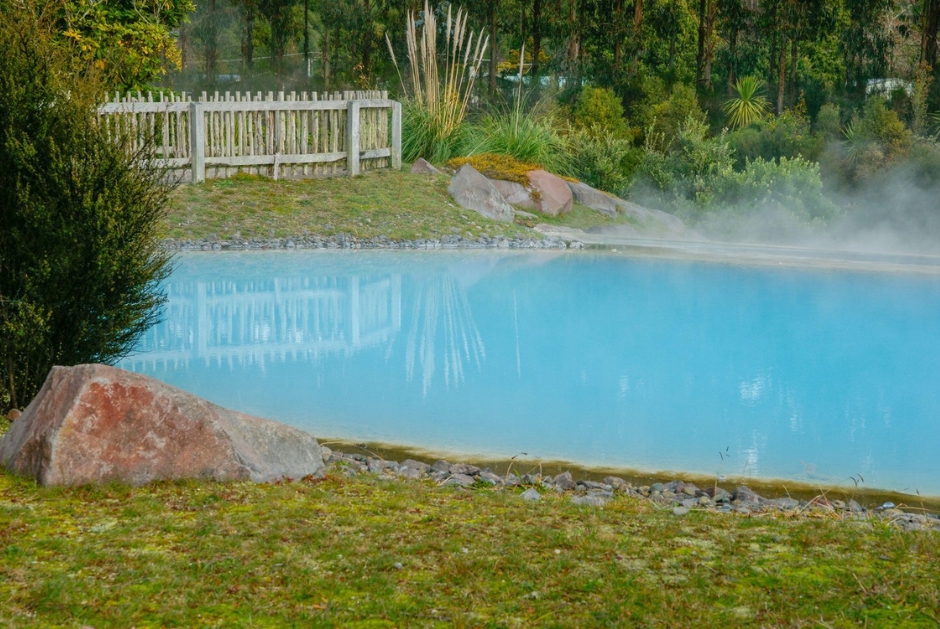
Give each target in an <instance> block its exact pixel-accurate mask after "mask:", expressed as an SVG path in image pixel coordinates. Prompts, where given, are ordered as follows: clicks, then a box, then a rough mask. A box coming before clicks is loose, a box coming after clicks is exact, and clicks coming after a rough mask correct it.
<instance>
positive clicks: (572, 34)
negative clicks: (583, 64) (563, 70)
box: [565, 0, 581, 80]
mask: <svg viewBox="0 0 940 629" xmlns="http://www.w3.org/2000/svg"><path fill="white" fill-rule="evenodd" d="M578 1H579V0H569V3H568V32H569V36H568V50H567V52H566V53H565V56H566V58H567V59H566V62H567V66H568V68H567V69H568V79H569V80H573V79H574V78H575V76H576V74H577V65H578V56H579V55H580V54H581V53H580V48H581V42H580V41H578V33H579V30H578V26H577V24H578V10H577V7H578Z"/></svg>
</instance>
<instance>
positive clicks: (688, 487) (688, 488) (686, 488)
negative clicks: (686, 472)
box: [681, 484, 698, 496]
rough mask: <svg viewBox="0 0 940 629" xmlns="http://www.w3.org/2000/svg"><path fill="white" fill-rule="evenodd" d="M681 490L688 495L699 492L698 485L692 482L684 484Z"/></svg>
mask: <svg viewBox="0 0 940 629" xmlns="http://www.w3.org/2000/svg"><path fill="white" fill-rule="evenodd" d="M681 491H682V493H683V494H685V495H686V496H695V495H697V494H698V487H696V486H695V485H691V484H688V485H683V486H682V489H681Z"/></svg>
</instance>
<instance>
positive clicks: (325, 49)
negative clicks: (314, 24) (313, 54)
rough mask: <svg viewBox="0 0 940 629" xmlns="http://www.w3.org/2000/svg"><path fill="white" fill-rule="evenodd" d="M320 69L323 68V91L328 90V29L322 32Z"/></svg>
mask: <svg viewBox="0 0 940 629" xmlns="http://www.w3.org/2000/svg"><path fill="white" fill-rule="evenodd" d="M320 58H321V62H320V67H322V68H323V91H324V92H328V91H329V90H330V29H329V28H327V29H324V30H323V47H322V49H321V50H320Z"/></svg>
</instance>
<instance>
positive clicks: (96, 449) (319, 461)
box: [0, 364, 324, 485]
mask: <svg viewBox="0 0 940 629" xmlns="http://www.w3.org/2000/svg"><path fill="white" fill-rule="evenodd" d="M0 465H3V466H4V467H6V468H7V469H9V470H10V471H12V472H14V473H16V474H21V475H24V476H29V477H31V478H34V479H35V480H36V481H37V482H39V483H40V484H42V485H83V484H88V483H107V482H114V481H116V482H123V483H130V484H134V485H140V484H144V483H147V482H150V481H153V480H159V479H183V478H203V479H212V480H219V481H224V480H252V481H256V482H265V481H272V480H276V479H279V478H285V477H286V478H302V477H304V476H309V475H315V476H316V475H321V474H322V473H323V471H324V465H323V458H322V455H321V452H320V447H319V445H318V444H317V442H316V439H314V438H313V437H312V436H311V435H309V434H307V433H305V432H303V431H300V430H297V429H296V428H291V427H290V426H286V425H284V424H280V423H278V422H274V421H270V420H267V419H261V418H258V417H253V416H251V415H246V414H244V413H239V412H237V411H232V410H229V409H225V408H222V407H220V406H216V405H215V404H212V403H210V402H207V401H206V400H203V399H201V398H199V397H197V396H195V395H192V394H190V393H187V392H185V391H182V390H180V389H177V388H175V387H171V386H170V385H168V384H165V383H163V382H160V381H159V380H155V379H153V378H148V377H146V376H143V375H140V374H135V373H131V372H128V371H124V370H121V369H116V368H114V367H109V366H107V365H95V364H90V365H77V366H75V367H53V368H52V370H51V371H50V372H49V375H48V376H47V378H46V382H45V383H44V384H43V386H42V389H41V390H40V391H39V394H38V395H37V396H36V398H35V399H34V400H33V401H32V402H31V403H30V405H29V407H28V408H27V409H26V411H25V412H24V413H23V416H22V417H21V418H20V419H19V420H18V421H17V422H16V423H14V424H13V427H12V428H11V429H10V431H9V432H8V433H7V434H6V435H5V436H4V437H3V439H2V440H0Z"/></svg>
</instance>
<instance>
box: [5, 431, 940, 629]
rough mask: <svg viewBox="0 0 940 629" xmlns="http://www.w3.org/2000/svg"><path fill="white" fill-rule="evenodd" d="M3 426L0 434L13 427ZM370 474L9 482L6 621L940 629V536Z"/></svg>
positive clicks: (826, 519) (876, 524) (877, 525)
mask: <svg viewBox="0 0 940 629" xmlns="http://www.w3.org/2000/svg"><path fill="white" fill-rule="evenodd" d="M0 432H2V427H0ZM520 491H521V490H520V489H491V488H484V487H478V488H472V489H471V490H469V491H468V490H458V489H454V488H451V487H437V486H435V485H434V484H433V483H432V482H430V481H412V482H404V481H399V480H393V479H389V478H383V477H377V476H373V475H361V476H356V477H351V478H350V477H347V476H345V475H344V474H343V473H341V471H340V470H338V469H335V468H334V469H333V470H332V472H331V473H330V474H329V475H328V476H327V477H326V478H325V479H323V480H318V481H303V482H290V483H280V484H268V485H256V484H252V483H209V482H161V483H154V484H151V485H147V486H144V487H136V488H135V487H127V486H120V485H112V486H104V487H79V488H41V487H37V486H36V485H35V484H34V483H33V482H31V481H27V480H23V479H20V478H15V477H12V476H10V475H8V474H6V473H4V472H0V624H2V625H4V626H11V627H57V626H61V627H82V626H91V627H96V628H101V627H130V626H136V627H148V626H153V627H157V626H159V627H172V626H176V627H197V626H200V627H201V626H217V627H265V626H271V627H273V626H278V627H280V626H304V627H307V626H344V627H386V626H387V627H413V626H442V627H444V626H446V627H451V626H456V627H509V626H518V627H530V626H557V627H585V626H598V627H601V626H604V627H608V626H643V627H646V626H655V627H729V626H733V627H737V626H764V627H785V626H792V627H803V626H807V627H808V626H812V627H846V626H856V625H860V626H870V627H936V626H937V624H938V622H940V612H938V610H940V570H938V569H937V562H938V559H940V535H937V534H936V533H926V532H907V533H905V532H901V531H899V530H897V529H895V528H893V527H892V526H890V525H887V524H884V523H883V522H881V521H878V520H876V521H868V520H865V521H848V520H836V519H834V517H833V516H831V515H830V516H822V515H820V516H819V517H816V518H814V517H812V516H810V517H808V518H807V517H803V518H795V517H792V516H786V515H783V514H778V515H761V516H741V515H728V514H725V515H720V514H716V513H711V512H705V511H692V512H691V513H689V514H687V515H685V516H676V515H674V514H673V513H672V510H671V509H668V508H663V507H659V506H657V505H655V504H653V503H651V502H649V501H644V500H640V499H637V498H631V497H628V496H620V497H616V498H614V499H613V500H612V501H611V502H609V503H608V505H607V506H606V507H604V508H591V507H579V506H576V505H574V504H572V503H571V502H570V501H569V499H568V497H567V496H564V495H557V494H545V495H544V497H543V499H542V500H541V501H539V502H535V503H531V502H525V501H523V500H522V499H521V498H520V497H519V495H518V494H519V492H520Z"/></svg>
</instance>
